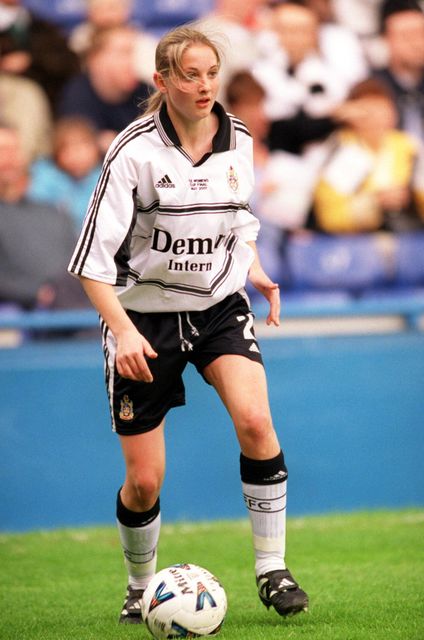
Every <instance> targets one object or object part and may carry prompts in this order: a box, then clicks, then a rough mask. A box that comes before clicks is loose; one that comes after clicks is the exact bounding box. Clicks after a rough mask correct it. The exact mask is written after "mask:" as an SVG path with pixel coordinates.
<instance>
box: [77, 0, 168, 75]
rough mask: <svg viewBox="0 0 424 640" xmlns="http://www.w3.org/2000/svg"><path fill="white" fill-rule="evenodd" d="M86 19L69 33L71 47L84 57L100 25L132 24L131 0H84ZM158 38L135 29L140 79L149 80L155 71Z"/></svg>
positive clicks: (136, 64)
mask: <svg viewBox="0 0 424 640" xmlns="http://www.w3.org/2000/svg"><path fill="white" fill-rule="evenodd" d="M85 5H86V12H87V14H86V20H85V21H84V22H82V23H80V24H79V25H77V26H76V27H75V29H74V30H73V31H72V33H71V34H70V36H69V44H70V47H71V49H72V50H73V51H75V52H76V53H77V54H78V55H79V56H80V57H83V56H84V55H85V53H86V52H87V50H88V49H89V47H90V42H91V39H92V37H93V34H94V33H95V32H96V31H98V30H99V29H109V28H111V27H119V26H126V25H131V16H132V10H133V6H134V1H133V0H86V1H85ZM156 45H157V39H156V38H155V37H153V36H152V35H150V34H149V33H147V32H145V31H142V30H140V29H138V31H137V38H136V46H135V66H136V72H137V76H138V78H139V79H140V80H142V81H144V82H146V83H147V84H151V82H152V78H153V73H154V71H155V50H156Z"/></svg>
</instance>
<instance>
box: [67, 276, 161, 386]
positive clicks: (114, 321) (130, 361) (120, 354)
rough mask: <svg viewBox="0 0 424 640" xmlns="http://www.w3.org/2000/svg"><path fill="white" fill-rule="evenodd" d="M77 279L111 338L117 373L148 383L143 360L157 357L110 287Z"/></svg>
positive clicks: (84, 279)
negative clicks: (104, 323)
mask: <svg viewBox="0 0 424 640" xmlns="http://www.w3.org/2000/svg"><path fill="white" fill-rule="evenodd" d="M80 280H81V284H82V286H83V287H84V291H85V293H86V294H87V296H88V297H89V299H90V301H91V303H92V305H93V306H94V307H95V308H96V309H97V311H98V312H99V313H100V315H101V317H102V318H103V320H104V321H105V322H106V324H107V326H108V327H109V329H110V330H111V331H112V333H113V335H114V336H115V339H116V344H117V347H116V366H117V369H118V373H119V374H120V375H121V376H123V377H124V378H130V379H131V380H141V381H143V382H152V380H153V376H152V374H151V371H150V369H149V366H148V364H147V361H146V357H147V358H157V353H156V351H154V349H153V348H152V346H151V345H150V343H149V342H148V341H147V340H146V338H144V336H142V335H141V333H139V331H138V330H137V329H136V327H135V325H134V324H133V323H132V322H131V320H130V318H129V317H128V316H127V314H126V313H125V310H124V309H123V307H122V305H121V303H120V302H119V300H118V297H117V295H116V293H115V291H114V289H113V286H112V285H110V284H106V283H104V282H98V281H96V280H90V279H89V278H85V277H83V276H81V277H80Z"/></svg>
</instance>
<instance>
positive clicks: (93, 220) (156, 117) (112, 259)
mask: <svg viewBox="0 0 424 640" xmlns="http://www.w3.org/2000/svg"><path fill="white" fill-rule="evenodd" d="M214 111H215V113H216V114H217V115H218V117H219V129H218V131H217V133H216V135H215V137H214V140H213V150H212V153H208V154H206V155H205V156H204V157H203V158H202V159H201V160H200V161H199V162H197V163H195V164H194V163H193V161H192V159H191V158H190V156H189V155H188V154H187V153H186V152H185V151H184V149H183V148H182V146H181V143H180V141H179V139H178V136H177V133H176V131H175V129H174V127H173V125H172V122H171V120H170V118H169V116H168V113H167V111H166V107H165V106H163V107H162V108H161V110H160V112H157V113H155V114H153V115H150V116H146V117H144V118H140V119H139V120H137V121H135V122H133V123H132V124H130V125H129V126H128V127H127V128H126V129H125V130H124V131H123V132H122V133H121V134H120V135H119V136H118V137H117V138H116V140H115V141H114V143H113V144H112V146H111V148H110V149H109V151H108V154H107V156H106V158H105V162H104V165H103V170H102V173H101V176H100V178H99V181H98V183H97V186H96V189H95V191H94V193H93V195H92V197H91V201H90V205H89V208H88V211H87V214H86V217H85V221H84V225H83V228H82V231H81V235H80V238H79V240H78V243H77V246H76V248H75V251H74V254H73V256H72V259H71V262H70V265H69V271H70V273H72V274H74V275H77V276H78V275H82V276H85V277H87V278H90V279H92V280H98V281H100V282H105V283H109V284H112V285H114V286H115V287H116V292H117V295H118V297H119V299H120V301H121V303H122V305H123V307H124V308H126V309H133V310H134V311H142V312H156V311H191V310H202V309H207V308H208V307H210V306H211V305H213V304H216V303H217V302H219V301H221V300H223V299H224V298H225V297H227V296H228V295H230V294H232V293H235V292H236V291H239V290H240V289H242V288H243V287H244V285H245V282H246V278H247V273H248V270H249V267H250V265H251V263H252V261H253V258H254V253H253V250H252V248H251V247H250V246H249V245H248V244H247V242H249V241H254V240H256V236H257V233H258V230H259V222H258V220H257V218H255V216H253V215H252V213H251V211H250V208H249V204H248V203H249V198H250V196H251V193H252V190H253V179H254V178H253V153H252V139H251V136H250V134H249V132H248V130H247V129H246V127H245V125H244V124H243V123H242V122H241V121H240V120H238V119H237V118H235V117H234V116H232V115H230V114H227V113H225V111H224V109H223V108H222V107H221V106H220V105H219V104H218V103H215V106H214Z"/></svg>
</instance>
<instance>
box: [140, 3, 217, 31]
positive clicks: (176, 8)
mask: <svg viewBox="0 0 424 640" xmlns="http://www.w3.org/2000/svg"><path fill="white" fill-rule="evenodd" d="M213 4H214V3H213V0H197V1H196V2H193V0H151V1H150V2H137V3H135V9H134V17H135V19H136V21H137V22H139V23H140V24H142V25H143V26H144V27H145V28H146V29H148V30H153V31H166V30H167V29H171V28H172V27H174V26H177V25H179V24H183V23H184V22H188V21H190V20H196V19H197V18H201V17H203V16H205V15H206V14H207V13H209V12H210V11H211V10H212V7H213Z"/></svg>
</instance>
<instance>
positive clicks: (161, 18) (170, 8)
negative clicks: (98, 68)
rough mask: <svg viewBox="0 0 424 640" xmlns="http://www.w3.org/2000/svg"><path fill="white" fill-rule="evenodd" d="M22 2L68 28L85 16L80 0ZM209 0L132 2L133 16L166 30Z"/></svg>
mask: <svg viewBox="0 0 424 640" xmlns="http://www.w3.org/2000/svg"><path fill="white" fill-rule="evenodd" d="M23 5H24V6H26V7H27V8H28V9H30V10H31V11H34V13H36V14H37V15H39V16H40V17H42V18H45V19H47V20H51V21H52V22H54V23H56V24H58V25H59V26H61V27H62V28H63V29H64V30H65V31H69V30H70V29H71V28H72V27H74V26H75V25H76V24H78V23H79V22H81V21H82V20H83V19H84V16H85V2H84V0H49V1H47V0H23ZM213 5H214V2H213V0H197V1H196V2H193V1H192V0H149V2H145V1H143V2H135V3H134V10H133V17H134V20H135V22H136V23H137V24H139V25H141V26H143V27H144V28H145V29H147V30H151V31H154V32H158V33H160V32H164V31H166V30H167V29H171V28H172V27H174V26H176V25H179V24H182V23H183V22H187V21H189V20H195V19H197V18H201V17H203V16H205V15H206V14H207V13H209V12H210V11H211V10H212V8H213Z"/></svg>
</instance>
